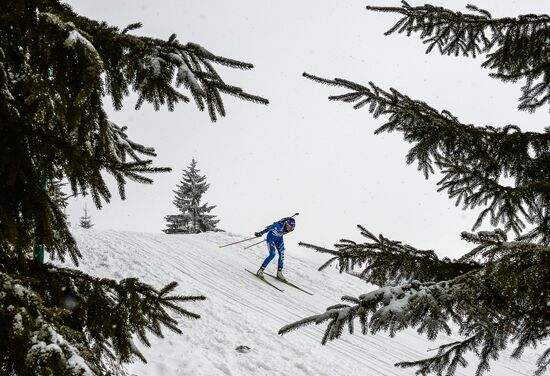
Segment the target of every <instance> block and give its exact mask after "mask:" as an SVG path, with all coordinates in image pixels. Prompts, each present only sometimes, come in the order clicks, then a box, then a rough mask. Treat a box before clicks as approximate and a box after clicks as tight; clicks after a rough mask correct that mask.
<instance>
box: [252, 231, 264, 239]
mask: <svg viewBox="0 0 550 376" xmlns="http://www.w3.org/2000/svg"><path fill="white" fill-rule="evenodd" d="M254 235H255V236H256V237H257V238H259V237H260V236H262V233H261V232H255V233H254Z"/></svg>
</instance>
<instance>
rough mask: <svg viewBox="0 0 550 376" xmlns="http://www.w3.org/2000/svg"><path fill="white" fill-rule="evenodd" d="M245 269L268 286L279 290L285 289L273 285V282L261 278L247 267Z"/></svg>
mask: <svg viewBox="0 0 550 376" xmlns="http://www.w3.org/2000/svg"><path fill="white" fill-rule="evenodd" d="M245 270H246V271H247V272H249V273H250V274H252V275H253V276H254V277H256V278H258V279H259V280H261V281H264V282H265V283H267V284H268V285H269V286H271V287H273V288H274V289H276V290H279V291H285V290H283V289H280V288H278V287H277V286H275V285H274V284H273V283H271V282H269V281H267V280H266V279H265V278H262V277H260V276H258V275H257V274H256V273H253V272H251V271H250V270H248V269H245Z"/></svg>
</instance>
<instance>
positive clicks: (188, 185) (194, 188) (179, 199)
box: [163, 159, 219, 234]
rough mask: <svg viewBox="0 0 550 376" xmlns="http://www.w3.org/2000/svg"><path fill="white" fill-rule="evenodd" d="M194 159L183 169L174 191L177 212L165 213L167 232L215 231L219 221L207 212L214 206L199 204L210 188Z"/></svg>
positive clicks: (193, 232) (195, 232)
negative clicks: (181, 176) (179, 181)
mask: <svg viewBox="0 0 550 376" xmlns="http://www.w3.org/2000/svg"><path fill="white" fill-rule="evenodd" d="M199 172H200V170H199V169H198V168H197V162H196V161H195V159H193V160H192V161H191V164H190V165H189V167H187V170H184V171H183V178H182V180H181V184H180V185H177V186H176V187H177V188H178V189H177V190H175V191H174V193H175V194H176V197H175V199H174V201H173V203H174V205H176V207H177V208H178V210H179V211H180V213H179V214H174V215H167V216H166V217H165V218H166V222H167V224H166V227H167V228H166V229H165V230H163V231H164V232H165V233H167V234H178V233H180V234H197V233H199V232H205V231H216V224H217V223H218V222H219V220H218V219H216V216H214V215H212V214H209V213H210V211H211V210H212V209H214V208H215V206H208V204H202V205H201V199H202V195H203V194H204V193H205V192H206V191H207V190H208V188H210V184H208V183H206V175H200V174H199Z"/></svg>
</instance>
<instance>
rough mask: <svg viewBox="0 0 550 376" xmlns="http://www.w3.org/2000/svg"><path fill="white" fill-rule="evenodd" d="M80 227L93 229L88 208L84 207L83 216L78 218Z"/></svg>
mask: <svg viewBox="0 0 550 376" xmlns="http://www.w3.org/2000/svg"><path fill="white" fill-rule="evenodd" d="M80 227H82V228H85V229H90V228H92V227H94V224H93V223H92V218H91V217H90V216H89V215H88V208H87V207H84V215H83V216H82V217H80Z"/></svg>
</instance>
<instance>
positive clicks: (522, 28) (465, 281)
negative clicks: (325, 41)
mask: <svg viewBox="0 0 550 376" xmlns="http://www.w3.org/2000/svg"><path fill="white" fill-rule="evenodd" d="M368 9H371V10H374V11H381V12H390V13H396V14H399V15H401V18H400V20H399V21H398V22H397V23H396V24H395V25H394V26H393V27H392V28H391V29H390V30H389V31H388V32H387V33H386V34H391V33H394V32H398V33H406V34H407V35H408V36H410V35H412V34H414V33H419V35H420V38H421V39H423V41H424V43H426V44H427V46H428V49H427V52H431V51H432V50H434V49H435V50H436V51H439V52H440V53H441V54H446V55H459V54H462V55H464V56H471V57H477V56H479V55H485V57H486V59H485V61H484V63H483V65H482V66H483V67H484V68H487V69H490V70H492V72H491V73H490V76H491V77H493V78H497V79H500V80H502V81H504V82H516V81H518V80H523V81H524V82H525V85H524V86H523V87H522V88H521V90H522V94H521V97H520V98H519V110H527V111H529V112H533V111H535V110H537V109H539V108H543V107H546V106H547V105H549V104H550V68H549V67H550V44H549V43H548V41H549V38H550V17H548V16H547V15H541V16H537V15H525V16H519V17H510V18H492V16H491V14H490V13H489V12H487V11H485V10H481V9H478V8H477V7H475V6H468V9H469V11H470V12H468V13H460V12H454V11H451V10H448V9H444V8H440V7H434V6H430V5H425V6H419V7H412V6H410V5H409V4H407V3H405V2H403V5H402V7H368ZM304 75H305V76H306V77H308V78H310V79H312V80H314V81H316V82H320V83H323V84H327V85H332V86H335V87H338V88H342V89H345V90H346V92H345V93H343V94H339V95H335V96H331V97H329V99H330V100H334V101H343V102H347V103H354V108H355V109H360V108H363V107H365V106H366V107H367V108H368V109H369V111H370V112H371V113H372V114H373V115H374V117H375V118H378V117H380V116H381V117H387V118H388V119H387V121H386V122H385V124H384V125H382V126H381V127H380V128H378V129H377V130H376V132H375V133H376V134H379V133H383V132H401V133H402V134H403V136H404V138H405V140H406V141H408V142H409V143H411V144H412V147H411V149H410V151H409V153H408V154H407V163H409V164H412V163H414V162H416V163H418V169H419V170H420V171H422V172H423V173H424V175H425V176H426V178H427V177H428V176H429V175H431V174H433V173H434V172H435V171H436V170H439V171H440V173H441V174H442V176H443V177H442V179H441V180H440V181H439V182H438V185H439V191H446V192H447V193H448V195H449V197H450V198H452V199H455V200H456V204H457V205H462V206H463V207H464V209H478V210H479V216H478V219H477V221H476V222H475V223H474V226H473V229H472V231H474V230H476V229H478V228H479V226H481V225H482V224H483V223H484V220H485V219H486V218H488V219H489V224H490V225H491V226H492V230H490V231H478V232H462V238H463V239H464V240H466V241H468V242H471V243H472V244H473V245H474V246H473V249H472V250H471V251H470V252H468V253H466V254H465V255H463V256H462V257H460V258H458V259H454V260H451V259H449V258H439V257H438V256H437V254H436V252H434V251H433V250H421V249H417V248H415V247H413V246H411V245H408V244H404V243H402V242H400V241H395V240H391V239H388V238H387V237H385V236H383V235H379V236H375V235H374V234H373V233H372V232H371V231H369V230H367V229H366V228H364V227H362V226H359V228H360V231H361V234H362V235H363V236H364V237H365V241H364V242H359V243H357V242H354V241H351V240H341V241H340V242H339V243H337V244H335V249H327V248H324V247H320V246H316V245H312V244H307V243H302V244H301V245H303V246H305V247H309V248H312V249H314V250H317V251H319V252H323V253H327V254H330V255H331V256H332V258H331V259H330V260H328V262H327V263H325V264H324V265H323V266H322V267H321V268H323V267H326V266H328V265H330V264H331V263H332V262H333V261H337V262H338V264H339V268H340V270H341V271H346V270H353V269H355V270H360V271H361V274H360V276H361V277H362V278H363V279H365V280H366V281H367V282H370V283H373V284H375V285H378V286H380V288H379V289H376V290H374V291H371V292H369V293H366V294H363V295H360V296H359V297H351V296H344V297H342V300H343V301H344V302H343V303H341V304H336V305H334V306H331V307H328V308H327V311H326V312H324V313H321V314H318V315H314V316H311V317H308V318H304V319H302V320H300V321H297V322H294V323H292V324H289V325H287V326H285V327H283V328H282V329H281V330H280V333H281V334H284V333H286V332H288V331H291V330H294V329H297V328H299V327H302V326H304V325H307V324H311V323H315V324H322V323H327V327H326V330H325V334H324V336H323V338H322V343H323V344H324V343H326V342H327V341H330V340H334V339H336V338H339V337H340V336H341V335H342V334H343V332H344V330H345V329H346V327H347V328H348V329H349V331H350V332H353V330H354V324H355V322H354V321H355V319H356V318H358V319H359V326H360V329H361V332H362V333H363V334H367V333H376V332H378V331H387V332H389V334H390V335H392V336H393V335H394V334H395V333H396V332H398V331H400V330H403V329H405V328H416V329H417V330H418V332H419V333H421V334H425V335H426V336H427V337H428V339H430V340H431V339H434V338H435V337H436V336H437V334H438V333H441V332H443V333H450V332H451V330H452V328H457V329H458V333H459V334H460V335H461V336H462V337H463V339H462V340H459V341H456V342H453V343H448V344H445V345H442V346H440V347H439V349H438V352H437V354H436V355H434V356H432V357H430V358H428V359H420V360H414V359H404V361H403V362H401V363H398V364H397V366H399V367H414V368H416V369H417V374H423V375H424V374H430V373H434V374H437V375H442V374H446V375H452V374H454V373H455V371H456V369H457V367H458V366H459V365H460V366H464V365H466V364H467V362H466V360H465V358H464V356H463V355H464V354H465V353H467V352H473V353H474V354H475V355H477V357H478V358H479V359H478V360H479V363H478V364H477V370H476V375H481V374H482V373H484V372H485V371H487V370H489V368H490V361H491V360H496V359H498V357H499V355H500V354H501V352H502V351H503V350H504V349H505V348H506V347H507V346H509V345H510V344H513V347H514V350H513V353H512V356H513V357H520V356H521V355H522V353H523V351H524V349H525V348H526V347H528V346H532V347H536V346H537V345H541V344H542V345H543V349H542V351H541V355H540V357H539V358H538V360H537V364H536V366H537V368H536V372H535V374H536V375H542V374H543V373H544V372H545V371H546V370H547V368H548V366H549V364H550V347H548V345H549V344H548V338H549V336H550V309H549V306H550V247H549V246H550V128H545V129H544V130H542V131H541V132H525V131H522V130H521V128H520V127H519V126H516V125H506V126H503V127H500V128H496V127H490V126H474V125H472V124H464V123H461V122H460V121H459V119H458V118H457V117H456V116H454V115H452V114H451V112H449V111H447V110H443V111H438V110H436V109H434V108H432V107H430V106H429V105H428V104H426V103H425V102H422V101H419V100H415V99H412V98H409V97H408V96H406V95H405V94H402V93H400V92H399V91H398V90H396V89H390V90H389V91H386V90H383V89H381V88H380V87H378V86H376V85H375V84H373V83H370V84H369V85H368V86H364V85H360V84H357V83H354V82H352V81H349V80H345V79H339V78H337V79H334V80H328V79H324V78H320V77H316V76H313V75H310V74H307V73H304ZM504 178H507V179H504ZM451 323H454V325H452V324H451ZM545 340H546V342H543V341H545Z"/></svg>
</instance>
